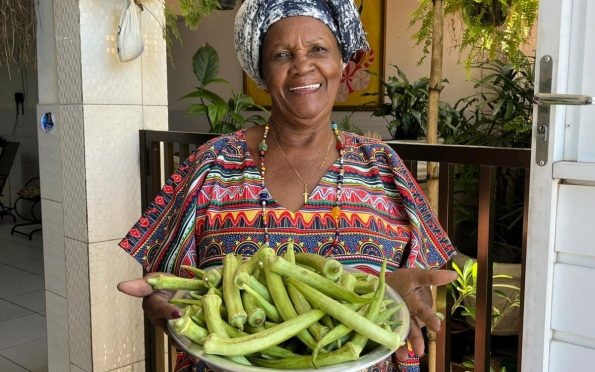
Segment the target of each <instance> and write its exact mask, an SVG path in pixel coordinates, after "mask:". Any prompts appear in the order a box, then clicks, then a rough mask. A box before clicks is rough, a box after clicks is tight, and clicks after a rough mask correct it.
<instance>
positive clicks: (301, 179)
mask: <svg viewBox="0 0 595 372" xmlns="http://www.w3.org/2000/svg"><path fill="white" fill-rule="evenodd" d="M273 139H274V140H275V143H276V144H277V147H278V148H279V151H281V154H283V157H284V158H285V160H286V161H287V164H289V166H290V167H291V169H293V171H294V172H295V174H297V176H298V177H299V179H300V181H302V183H303V184H304V193H303V194H302V195H304V204H306V203H307V202H308V198H309V197H310V194H309V193H308V184H309V183H310V182H312V180H313V179H314V177H316V175H317V174H318V172H320V170H321V169H322V166H323V165H324V163H325V162H326V158H327V157H328V154H329V152H330V150H331V145H332V144H333V140H334V138H333V137H332V136H331V142H330V143H329V144H328V147H327V149H326V155H324V159H322V163H320V166H319V167H318V170H317V171H316V172H315V173H314V175H313V176H312V178H310V180H309V181H308V182H304V179H303V178H302V176H301V175H300V173H299V172H298V171H297V170H296V169H295V168H294V166H293V165H292V164H291V162H290V161H289V159H287V156H286V155H285V153H284V152H283V149H282V148H281V146H280V145H279V142H278V141H277V135H276V134H275V133H274V132H273Z"/></svg>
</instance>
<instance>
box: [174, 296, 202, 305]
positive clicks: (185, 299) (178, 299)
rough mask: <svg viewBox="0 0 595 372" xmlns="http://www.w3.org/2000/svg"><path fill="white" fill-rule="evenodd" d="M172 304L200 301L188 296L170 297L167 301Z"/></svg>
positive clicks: (197, 302)
mask: <svg viewBox="0 0 595 372" xmlns="http://www.w3.org/2000/svg"><path fill="white" fill-rule="evenodd" d="M168 302H169V303H170V304H172V305H201V304H202V302H201V301H200V300H197V299H193V298H192V299H190V298H172V299H170V300H169V301H168Z"/></svg>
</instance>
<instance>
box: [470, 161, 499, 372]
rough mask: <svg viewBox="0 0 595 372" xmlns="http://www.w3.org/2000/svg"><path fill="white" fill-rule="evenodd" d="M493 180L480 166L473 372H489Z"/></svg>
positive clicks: (491, 169)
mask: <svg viewBox="0 0 595 372" xmlns="http://www.w3.org/2000/svg"><path fill="white" fill-rule="evenodd" d="M495 179H496V168H495V167H488V166H481V167H480V170H479V221H478V232H477V307H476V308H477V310H476V311H477V312H476V318H475V371H478V372H490V341H491V339H490V338H491V334H492V332H491V327H492V276H493V252H492V246H493V236H494V194H495Z"/></svg>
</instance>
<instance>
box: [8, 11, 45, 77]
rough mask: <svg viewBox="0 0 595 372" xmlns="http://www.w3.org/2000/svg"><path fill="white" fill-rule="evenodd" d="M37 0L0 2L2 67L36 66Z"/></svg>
mask: <svg viewBox="0 0 595 372" xmlns="http://www.w3.org/2000/svg"><path fill="white" fill-rule="evenodd" d="M37 6H38V2H37V0H30V1H2V2H0V28H1V29H2V36H0V67H4V66H5V67H6V68H7V69H8V77H9V78H11V73H10V66H11V64H14V65H17V66H35V64H36V60H37V59H36V55H37V50H36V48H37V44H36V35H37V33H36V30H37V17H36V11H37Z"/></svg>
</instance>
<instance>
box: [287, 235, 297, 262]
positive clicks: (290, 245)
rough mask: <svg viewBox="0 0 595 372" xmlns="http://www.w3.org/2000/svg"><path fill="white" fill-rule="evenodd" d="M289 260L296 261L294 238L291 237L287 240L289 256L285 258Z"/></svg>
mask: <svg viewBox="0 0 595 372" xmlns="http://www.w3.org/2000/svg"><path fill="white" fill-rule="evenodd" d="M285 259H286V260H287V261H289V262H291V263H292V264H294V263H295V251H294V249H293V239H289V241H288V242H287V257H286V258H285Z"/></svg>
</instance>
